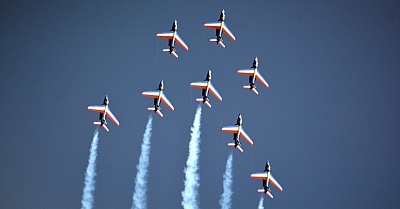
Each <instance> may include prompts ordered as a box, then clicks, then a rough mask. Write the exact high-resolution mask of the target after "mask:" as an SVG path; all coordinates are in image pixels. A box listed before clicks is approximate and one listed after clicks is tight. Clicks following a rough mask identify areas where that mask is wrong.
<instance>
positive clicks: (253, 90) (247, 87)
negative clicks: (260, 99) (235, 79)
mask: <svg viewBox="0 0 400 209" xmlns="http://www.w3.org/2000/svg"><path fill="white" fill-rule="evenodd" d="M243 88H244V89H250V90H251V91H252V92H253V93H255V94H256V95H258V91H257V90H256V88H251V86H250V85H245V86H243Z"/></svg>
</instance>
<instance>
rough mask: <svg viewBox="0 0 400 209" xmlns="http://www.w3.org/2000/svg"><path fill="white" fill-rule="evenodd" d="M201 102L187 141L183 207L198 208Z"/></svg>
mask: <svg viewBox="0 0 400 209" xmlns="http://www.w3.org/2000/svg"><path fill="white" fill-rule="evenodd" d="M200 122H201V104H199V106H198V107H197V110H196V115H195V116H194V121H193V126H192V128H191V131H192V133H191V134H190V142H189V155H188V158H187V161H186V168H185V169H184V171H183V172H184V173H185V181H184V183H185V189H184V190H183V191H182V192H181V194H182V199H183V200H182V202H181V204H182V206H183V208H194V209H196V208H198V207H199V205H198V202H197V199H198V191H197V190H198V188H199V185H200V183H199V179H200V177H199V173H198V170H199V153H200V142H201V139H200V134H201V131H200V126H201V123H200Z"/></svg>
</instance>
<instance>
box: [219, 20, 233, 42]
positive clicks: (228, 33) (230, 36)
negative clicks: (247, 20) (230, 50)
mask: <svg viewBox="0 0 400 209" xmlns="http://www.w3.org/2000/svg"><path fill="white" fill-rule="evenodd" d="M222 31H223V32H224V33H226V35H228V36H229V38H231V39H232V40H233V41H236V37H235V36H234V35H233V33H232V32H231V31H230V30H229V28H228V26H226V24H225V22H224V25H223V26H222Z"/></svg>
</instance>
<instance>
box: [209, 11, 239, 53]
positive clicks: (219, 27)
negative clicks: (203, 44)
mask: <svg viewBox="0 0 400 209" xmlns="http://www.w3.org/2000/svg"><path fill="white" fill-rule="evenodd" d="M204 27H205V28H213V29H215V30H216V31H215V33H216V36H217V38H212V39H210V42H216V43H217V44H219V45H220V46H221V47H222V48H225V44H224V43H223V40H222V33H223V32H224V33H226V35H228V36H229V38H231V39H232V40H233V41H236V37H235V36H234V35H233V33H232V32H231V31H230V30H229V28H228V26H226V23H225V10H222V12H221V14H220V16H219V19H218V21H217V22H208V23H205V24H204Z"/></svg>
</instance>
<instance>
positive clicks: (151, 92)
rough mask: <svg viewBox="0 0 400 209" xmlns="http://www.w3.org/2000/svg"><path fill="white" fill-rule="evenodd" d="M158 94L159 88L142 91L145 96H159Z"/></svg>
mask: <svg viewBox="0 0 400 209" xmlns="http://www.w3.org/2000/svg"><path fill="white" fill-rule="evenodd" d="M158 95H160V91H159V90H157V91H144V92H142V96H145V97H151V98H158Z"/></svg>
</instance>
